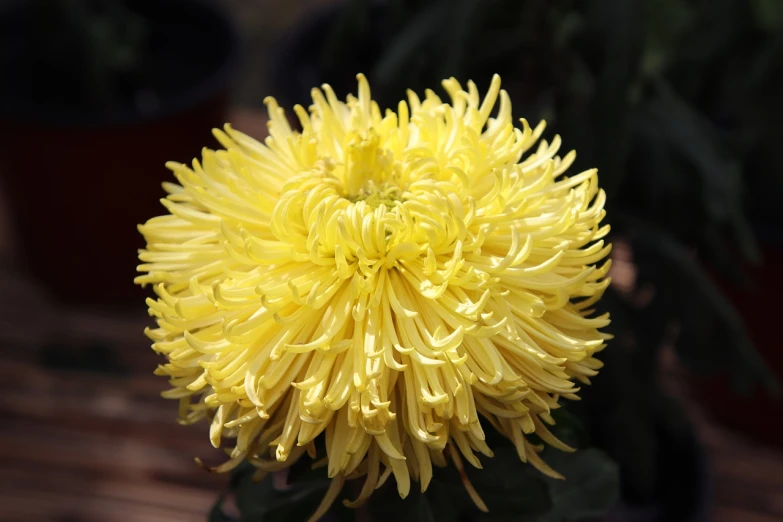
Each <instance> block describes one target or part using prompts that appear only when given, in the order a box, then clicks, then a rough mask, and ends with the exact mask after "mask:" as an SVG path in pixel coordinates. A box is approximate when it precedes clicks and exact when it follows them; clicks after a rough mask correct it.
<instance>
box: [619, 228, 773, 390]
mask: <svg viewBox="0 0 783 522" xmlns="http://www.w3.org/2000/svg"><path fill="white" fill-rule="evenodd" d="M634 226H635V228H636V230H637V231H638V236H637V241H639V242H640V243H646V244H647V248H648V251H649V252H650V254H651V255H654V256H656V257H657V258H658V260H659V261H658V267H659V270H660V271H661V272H662V279H661V283H662V284H665V285H667V286H669V287H670V288H672V289H676V292H677V294H676V295H677V298H676V299H673V300H672V306H674V307H678V308H679V310H677V309H673V310H672V311H671V313H672V316H673V317H679V319H680V322H681V329H682V331H681V334H680V339H679V341H678V342H677V346H676V348H677V351H678V353H679V354H680V356H681V357H682V359H683V361H684V362H686V363H687V364H689V366H691V367H692V368H693V369H694V370H696V371H699V370H701V371H715V370H716V369H718V368H721V369H724V370H729V371H730V372H731V377H732V379H733V380H734V381H735V383H748V382H750V381H758V382H761V383H762V384H763V385H764V386H765V387H766V388H767V389H768V390H770V391H773V392H776V391H777V390H778V389H779V385H778V382H777V379H776V378H775V375H774V374H773V373H772V372H771V371H770V369H769V368H768V367H767V365H766V364H765V363H764V361H763V359H762V358H761V356H760V355H759V354H758V352H757V351H756V349H755V347H754V346H753V343H752V342H751V340H750V338H749V337H748V335H747V332H746V331H745V327H744V325H743V323H742V320H741V318H740V317H739V315H738V314H737V312H736V311H735V310H734V308H733V307H732V305H731V303H730V302H729V301H728V300H726V298H725V297H724V296H723V294H722V293H721V292H720V291H719V290H718V288H717V287H716V286H715V284H714V283H713V281H712V280H711V279H710V278H709V277H708V276H707V275H706V274H705V272H704V270H703V269H702V268H701V266H700V265H699V264H698V262H697V260H696V258H695V257H694V256H693V255H692V254H691V253H690V252H689V251H688V250H687V249H686V248H685V247H684V246H683V245H681V244H680V243H678V242H677V241H676V239H674V238H673V237H672V236H671V235H670V234H667V233H665V232H664V231H662V230H660V229H658V228H656V227H654V226H653V225H651V224H650V223H646V222H642V221H639V222H636V223H635V225H634ZM663 274H665V275H663Z"/></svg>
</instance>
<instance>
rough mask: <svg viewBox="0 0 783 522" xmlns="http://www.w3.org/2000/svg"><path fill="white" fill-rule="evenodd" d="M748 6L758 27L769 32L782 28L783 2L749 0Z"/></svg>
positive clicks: (777, 0) (778, 0) (775, 0)
mask: <svg viewBox="0 0 783 522" xmlns="http://www.w3.org/2000/svg"><path fill="white" fill-rule="evenodd" d="M750 6H751V9H752V10H753V16H754V18H755V20H756V23H757V24H758V26H759V27H761V28H762V29H764V30H765V31H769V32H775V31H779V30H780V29H783V2H781V1H780V0H750Z"/></svg>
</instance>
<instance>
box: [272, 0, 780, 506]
mask: <svg viewBox="0 0 783 522" xmlns="http://www.w3.org/2000/svg"><path fill="white" fill-rule="evenodd" d="M781 5H783V4H781V3H780V2H775V1H774V0H754V1H752V2H746V1H744V0H720V1H718V2H699V1H695V0H667V1H665V2H657V1H656V2H653V1H650V0H634V1H626V0H609V1H606V0H588V1H581V2H577V1H574V0H554V1H544V0H525V1H522V2H520V1H516V0H489V1H484V0H457V1H447V0H440V1H439V0H435V1H430V2H423V1H415V0H398V1H388V2H372V1H370V0H352V1H348V2H346V3H345V4H344V6H343V7H342V8H341V10H340V11H338V12H335V13H333V14H332V15H331V18H330V19H328V24H329V28H328V30H327V31H326V34H327V35H328V36H327V37H325V38H324V40H323V42H322V45H321V46H320V47H321V48H322V49H323V51H322V54H321V55H312V54H307V53H301V56H298V57H294V56H286V66H287V67H288V68H289V69H290V70H293V71H295V72H294V74H293V75H291V76H292V77H295V76H296V73H297V72H298V71H299V70H302V71H309V72H310V73H311V74H313V75H315V76H318V77H321V78H324V79H325V80H327V81H329V82H331V83H333V84H336V85H341V84H343V83H344V81H345V79H346V78H348V77H349V76H348V74H347V70H350V69H351V68H352V67H355V66H356V65H355V64H359V66H360V67H361V68H362V69H363V70H367V71H369V77H370V79H371V81H372V82H373V85H374V86H375V88H376V91H377V92H379V99H380V100H381V102H380V103H381V105H382V106H385V105H386V104H388V103H391V101H392V100H394V99H396V97H398V96H399V95H400V94H401V92H402V90H403V89H404V88H405V87H407V86H413V87H414V88H419V87H421V86H422V85H426V84H430V83H431V82H432V81H433V77H448V76H455V77H457V78H468V77H469V78H473V79H474V80H476V82H477V84H478V85H479V86H480V87H483V86H485V85H488V83H489V81H490V77H491V74H493V73H494V72H499V73H500V74H501V75H502V76H503V77H504V79H505V81H506V83H505V85H506V87H507V89H508V91H509V95H510V97H511V100H512V101H513V103H514V105H515V106H516V107H522V109H523V112H524V113H525V114H527V115H529V116H531V117H545V118H546V119H547V121H548V122H549V123H550V126H549V129H551V130H552V131H553V132H557V133H559V134H561V135H562V136H564V137H565V138H564V140H565V141H564V143H565V145H566V146H567V147H569V148H575V149H576V150H578V151H579V157H578V158H577V160H576V161H575V166H576V167H577V170H581V169H584V168H587V166H598V168H599V169H600V171H601V173H602V176H601V180H602V186H603V187H605V189H606V192H607V202H606V207H607V209H608V210H609V212H610V213H611V215H612V226H613V236H612V237H613V240H615V241H620V242H622V244H623V245H626V246H627V248H626V249H624V251H627V252H628V255H629V256H630V257H631V258H632V262H633V265H634V267H635V280H634V283H635V286H634V288H633V289H632V290H631V291H630V292H628V291H624V289H621V288H610V289H609V290H608V292H607V296H606V297H605V298H604V301H603V305H604V306H606V307H607V308H608V309H609V310H610V311H611V313H612V317H613V323H612V325H611V327H610V331H611V332H613V333H614V334H615V335H616V336H617V338H618V341H617V342H615V343H614V345H613V347H614V348H615V349H613V350H609V351H608V352H607V353H606V355H605V358H604V362H606V363H607V367H606V368H605V369H604V370H603V373H604V375H603V378H602V379H598V381H597V383H596V385H595V386H593V387H591V388H590V389H588V390H585V393H584V394H583V395H584V397H585V401H583V402H582V403H579V404H572V405H569V406H570V408H569V409H570V410H571V411H572V412H574V413H576V414H578V416H580V417H581V418H582V419H583V421H584V422H585V424H586V426H587V432H588V433H589V436H590V437H589V438H590V440H591V441H592V442H593V443H595V444H597V445H598V446H599V447H601V448H604V449H606V451H607V452H608V453H609V454H610V455H611V456H612V457H613V458H614V459H615V460H617V461H618V463H619V465H620V469H621V472H622V479H623V494H624V497H625V498H626V500H627V501H628V502H630V503H633V504H639V505H645V504H652V503H655V502H659V503H666V502H668V507H666V508H664V511H666V510H667V509H668V510H670V511H668V515H667V514H666V512H665V513H658V515H659V516H661V517H662V518H663V519H667V520H671V519H673V518H671V517H674V516H677V517H681V516H688V514H686V513H685V511H687V509H689V508H688V507H687V503H688V502H690V501H691V498H692V497H693V496H694V495H693V494H691V493H689V492H688V490H687V489H683V488H676V487H674V488H673V487H669V486H667V484H672V483H673V482H672V481H671V480H670V478H671V476H672V475H677V474H678V471H677V470H678V468H677V466H681V465H682V464H681V463H678V464H676V465H675V464H674V463H672V464H667V463H666V460H665V459H661V458H660V456H661V454H663V455H666V454H671V451H669V450H670V447H669V446H666V445H665V444H664V439H667V440H669V442H671V441H675V442H677V443H678V444H681V445H682V444H685V445H687V444H692V442H689V440H690V438H691V435H690V433H691V431H692V430H691V429H690V426H689V424H688V421H687V418H686V416H685V415H684V414H683V412H682V410H681V407H680V406H679V405H678V404H676V403H674V402H673V401H671V400H670V399H669V398H668V397H667V395H666V394H665V393H664V392H663V391H662V389H661V385H660V383H659V376H658V370H657V368H658V364H657V361H658V356H659V353H660V348H661V347H662V346H664V345H673V346H674V348H675V350H676V353H677V354H678V356H679V357H680V359H681V360H682V361H684V362H685V363H686V364H687V365H688V367H689V368H690V369H692V370H693V371H695V372H698V373H706V374H712V373H716V372H719V371H722V372H727V373H728V374H729V375H730V376H731V378H732V381H734V383H735V384H736V385H737V386H738V387H739V388H740V389H746V390H747V389H748V388H750V387H751V386H752V385H753V384H754V383H755V382H762V383H763V384H764V385H765V386H766V387H767V388H768V389H771V390H774V389H776V387H777V384H776V382H775V379H774V377H773V375H772V374H771V373H770V372H769V370H768V369H767V368H766V366H765V365H764V364H763V361H762V360H761V358H760V357H759V355H758V353H757V352H756V350H755V349H754V346H753V344H752V343H751V341H750V339H749V338H748V335H747V332H746V331H745V328H744V326H743V323H742V321H741V320H740V318H739V317H738V315H737V312H736V310H734V308H733V306H732V303H731V302H729V301H728V300H727V298H726V297H724V295H723V294H722V293H721V291H720V290H719V289H718V288H717V287H716V285H715V283H714V281H713V280H712V278H711V277H710V276H709V270H710V269H712V270H714V271H718V272H720V273H722V274H724V275H726V276H728V277H730V278H732V279H733V280H734V281H736V282H739V283H744V282H746V279H745V274H744V273H743V271H742V270H741V268H740V266H741V265H740V263H739V262H738V257H739V258H741V259H744V260H745V261H748V262H754V261H755V260H757V259H758V245H757V243H756V239H755V237H754V235H755V234H754V230H755V231H759V230H761V231H764V230H766V231H774V230H779V229H780V226H781V222H780V212H779V211H778V209H777V203H776V194H778V193H779V191H778V190H775V188H774V187H777V186H780V184H781V182H782V181H783V176H781V175H780V168H779V161H778V160H777V156H776V154H775V151H776V147H777V143H779V141H780V136H779V132H780V131H779V124H778V123H777V122H779V120H780V116H781V115H783V110H781V109H783V104H781V103H780V100H781V98H780V96H779V94H778V93H779V92H780V88H779V86H780V85H781V84H783V74H781V73H783V38H781V34H783V32H781V20H783V11H782V10H781ZM314 47H315V45H314ZM295 58H298V59H299V60H300V62H301V63H297V61H296V59H295ZM286 87H289V86H288V85H286ZM290 87H291V88H286V91H287V92H289V93H291V95H292V96H295V97H296V96H301V95H300V94H299V91H297V89H296V88H295V86H290ZM281 93H282V90H281ZM619 390H621V392H619ZM685 453H686V455H687V454H689V453H690V454H692V453H693V452H687V451H686V452H685ZM694 466H698V464H694ZM673 470H674V471H673ZM681 472H682V469H681V468H679V474H680V475H681V474H682V473H681ZM667 473H668V475H667ZM667 477H669V478H667ZM675 489H679V490H680V491H681V493H677V492H676V491H675V492H673V493H672V491H673V490H675ZM670 494H671V495H674V496H678V495H679V497H678V498H677V499H676V501H672V502H670V501H669V500H667V499H663V500H662V498H663V497H666V496H667V495H670ZM667 516H668V517H669V518H667Z"/></svg>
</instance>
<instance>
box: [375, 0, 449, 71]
mask: <svg viewBox="0 0 783 522" xmlns="http://www.w3.org/2000/svg"><path fill="white" fill-rule="evenodd" d="M449 8H450V5H448V4H447V3H444V2H440V1H435V2H433V3H431V4H429V5H428V6H427V7H426V8H424V9H422V10H421V11H420V12H416V13H414V15H413V18H412V19H410V20H408V22H407V23H406V24H405V26H404V27H403V29H402V30H401V31H400V32H399V34H397V36H396V37H395V38H394V39H393V40H392V41H391V42H388V44H387V46H386V49H385V52H384V53H383V55H381V56H379V57H378V58H377V61H376V62H375V66H374V68H373V70H372V79H373V81H374V82H378V83H380V84H381V85H391V84H394V83H395V81H396V80H397V79H398V78H408V76H407V75H406V74H405V69H406V67H408V66H409V64H410V62H412V61H413V58H414V57H415V56H416V54H417V53H419V52H421V48H422V47H423V46H424V45H425V43H427V42H428V41H430V42H431V41H432V39H433V36H435V35H437V34H438V33H437V32H435V31H433V28H435V27H438V23H439V22H440V21H442V20H444V19H446V17H447V15H448V12H449Z"/></svg>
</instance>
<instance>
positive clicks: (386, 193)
mask: <svg viewBox="0 0 783 522" xmlns="http://www.w3.org/2000/svg"><path fill="white" fill-rule="evenodd" d="M346 199H347V200H348V201H350V202H352V203H356V202H358V201H364V202H365V204H367V206H369V207H370V208H372V209H376V208H378V207H379V206H380V205H381V204H383V205H386V207H388V208H392V207H394V205H396V203H397V202H398V201H401V200H402V189H400V187H398V186H397V185H395V184H393V183H389V182H385V181H384V182H380V183H378V182H376V181H375V180H373V179H369V180H367V181H366V182H365V184H364V185H363V186H362V187H361V188H360V189H359V190H358V192H357V193H356V194H353V195H349V196H348V197H347V198H346Z"/></svg>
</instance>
